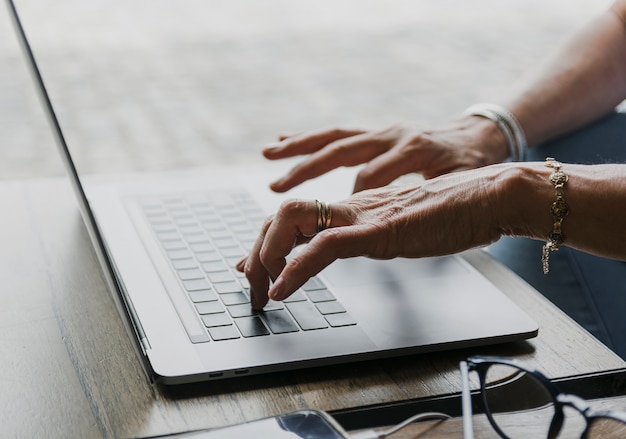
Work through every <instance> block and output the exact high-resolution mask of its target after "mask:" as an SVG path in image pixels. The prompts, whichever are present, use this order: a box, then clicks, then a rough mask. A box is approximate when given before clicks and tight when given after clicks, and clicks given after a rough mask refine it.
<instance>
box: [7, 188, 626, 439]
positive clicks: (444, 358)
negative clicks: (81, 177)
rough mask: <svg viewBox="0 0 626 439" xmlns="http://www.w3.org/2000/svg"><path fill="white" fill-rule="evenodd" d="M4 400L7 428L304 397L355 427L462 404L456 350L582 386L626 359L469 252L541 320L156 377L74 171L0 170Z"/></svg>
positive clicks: (62, 433)
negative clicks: (465, 335) (397, 351)
mask: <svg viewBox="0 0 626 439" xmlns="http://www.w3.org/2000/svg"><path fill="white" fill-rule="evenodd" d="M0 200H2V206H3V208H2V215H0V242H1V243H2V251H1V252H0V278H1V279H2V288H1V289H0V291H1V293H0V294H1V296H0V297H1V300H2V306H0V325H1V330H0V370H1V371H2V373H1V378H0V382H1V386H0V404H1V411H0V413H1V415H0V416H1V418H0V425H2V430H3V432H2V434H3V435H6V436H8V437H13V436H16V437H82V438H88V437H102V436H105V437H145V436H156V435H162V434H168V433H174V432H182V431H187V430H193V429H199V428H209V427H217V426H223V425H227V424H232V423H237V422H241V421H245V420H251V419H255V418H260V417H264V416H269V415H273V414H277V413H282V412H287V411H292V410H297V409H301V408H315V409H321V410H326V411H329V412H332V413H333V414H334V415H336V417H337V419H338V420H339V421H340V422H341V423H343V425H344V426H346V427H347V428H350V429H355V428H361V427H365V426H368V425H375V424H376V423H379V424H381V425H382V424H391V423H393V422H396V419H402V418H403V417H405V415H409V414H413V413H414V412H415V411H421V410H425V409H429V410H430V409H439V410H447V411H448V412H449V413H451V414H453V415H460V402H459V398H458V393H459V391H460V389H461V382H460V374H459V372H458V362H459V361H460V360H461V359H463V358H465V357H467V356H468V355H471V354H493V355H514V356H516V357H518V358H520V359H522V360H525V361H527V362H528V363H530V364H532V365H534V366H536V367H538V368H540V369H542V370H543V371H544V372H545V373H546V374H547V375H548V376H550V377H552V378H555V379H558V380H560V381H562V384H564V385H565V386H570V387H569V388H571V389H574V390H578V391H579V393H584V395H583V396H594V395H596V394H597V395H608V394H617V393H620V392H621V391H622V390H623V388H624V385H623V382H624V379H623V377H624V370H626V363H625V362H624V361H622V360H621V359H620V358H618V357H617V356H616V355H614V354H613V353H612V352H611V351H609V350H608V349H607V348H606V347H604V346H603V345H602V344H600V343H599V342H598V341H596V340H595V339H594V338H593V337H592V336H591V335H589V334H588V333H587V332H585V331H584V330H583V329H581V328H580V327H579V326H578V325H576V324H575V323H574V322H572V321H571V320H570V319H569V318H567V317H566V316H565V315H564V314H562V313H561V312H560V311H558V310H557V309H556V308H555V307H554V306H552V305H551V304H550V303H549V302H547V301H546V300H545V299H544V298H543V297H542V296H540V295H539V294H538V293H536V292H535V291H534V290H533V289H531V288H530V287H529V286H528V285H526V284H525V283H524V282H522V281H521V280H520V279H519V278H517V277H516V276H514V275H513V274H512V273H510V272H509V271H508V270H506V269H505V268H503V267H502V266H500V265H499V264H497V263H495V262H494V261H493V260H491V259H490V258H489V257H488V256H487V255H486V254H485V253H484V252H481V251H473V252H470V253H468V254H467V255H466V257H467V259H468V260H469V261H470V262H471V263H472V264H474V265H475V266H476V267H478V268H479V269H480V270H482V271H483V272H484V273H485V274H486V275H487V277H489V278H490V279H491V280H492V281H493V282H494V283H495V284H496V285H498V286H500V287H501V288H502V289H503V290H504V291H506V293H507V294H508V295H509V296H510V297H511V298H512V299H513V300H514V301H515V302H516V303H518V304H519V305H520V306H521V307H522V308H523V309H525V310H527V311H528V312H529V313H530V314H531V315H532V316H533V317H534V318H535V319H536V320H537V322H538V323H539V325H540V330H539V336H538V337H537V338H535V339H532V340H530V341H527V342H518V343H513V344H507V345H500V346H492V347H483V348H480V349H472V350H471V351H453V352H446V353H437V354H428V355H417V356H410V357H404V358H400V359H393V360H381V361H369V362H362V363H358V364H350V365H342V366H336V367H324V368H317V369H311V370H303V371H296V372H288V373H281V374H274V375H267V376H250V377H245V378H242V379H239V380H233V381H224V382H217V383H216V382H212V383H207V384H197V385H186V386H181V387H174V388H163V387H159V386H153V385H151V384H149V383H148V381H147V380H146V378H145V376H144V374H143V372H142V369H141V367H140V363H139V361H138V359H137V358H136V356H135V353H134V351H133V347H132V344H131V341H130V340H129V338H128V336H127V333H126V332H125V330H124V327H123V325H122V322H121V319H120V317H119V316H118V314H117V312H116V309H115V306H114V303H113V300H112V298H111V297H110V295H109V292H108V291H107V290H106V288H105V285H104V282H103V279H102V275H101V272H100V268H99V266H98V264H97V261H96V258H95V255H94V252H93V250H92V248H91V245H90V243H89V240H88V237H87V234H86V231H85V229H84V227H83V224H82V222H81V219H80V216H79V213H78V209H77V207H76V204H75V201H74V198H73V195H72V192H71V190H70V187H69V185H68V184H67V182H66V181H65V180H64V179H47V180H29V181H10V182H3V183H0Z"/></svg>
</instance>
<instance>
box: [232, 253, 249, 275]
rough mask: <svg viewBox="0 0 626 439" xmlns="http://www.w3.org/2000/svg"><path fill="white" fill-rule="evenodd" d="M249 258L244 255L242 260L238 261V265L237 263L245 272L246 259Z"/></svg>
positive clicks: (237, 267) (237, 266)
mask: <svg viewBox="0 0 626 439" xmlns="http://www.w3.org/2000/svg"><path fill="white" fill-rule="evenodd" d="M247 258H248V257H247V256H246V257H244V258H243V259H242V260H241V261H239V262H237V265H235V268H236V269H237V270H238V271H241V272H243V269H244V267H245V266H246V259H247Z"/></svg>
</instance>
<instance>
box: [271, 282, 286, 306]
mask: <svg viewBox="0 0 626 439" xmlns="http://www.w3.org/2000/svg"><path fill="white" fill-rule="evenodd" d="M286 287H287V286H286V285H285V281H284V280H283V278H282V277H279V278H278V279H276V282H274V283H273V284H272V286H271V287H270V289H269V291H268V292H267V295H268V296H269V298H270V299H272V300H276V301H281V300H283V299H284V298H285V288H286Z"/></svg>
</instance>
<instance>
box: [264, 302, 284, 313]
mask: <svg viewBox="0 0 626 439" xmlns="http://www.w3.org/2000/svg"><path fill="white" fill-rule="evenodd" d="M284 308H285V305H283V304H282V303H281V302H274V301H273V300H270V301H269V302H267V304H266V305H265V306H264V307H263V311H274V310H277V309H284Z"/></svg>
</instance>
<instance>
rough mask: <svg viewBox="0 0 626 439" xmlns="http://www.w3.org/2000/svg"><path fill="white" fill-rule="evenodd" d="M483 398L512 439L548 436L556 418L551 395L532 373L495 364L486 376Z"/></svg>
mask: <svg viewBox="0 0 626 439" xmlns="http://www.w3.org/2000/svg"><path fill="white" fill-rule="evenodd" d="M483 397H484V401H485V405H486V407H485V408H486V410H487V412H488V413H490V414H491V419H492V421H493V422H494V423H495V424H496V425H497V426H498V428H499V429H500V430H501V431H502V433H504V434H505V435H506V436H507V437H509V438H510V439H517V438H529V437H534V438H535V437H536V438H547V437H548V431H549V429H550V423H551V422H552V419H553V417H554V404H553V400H552V396H551V395H550V393H549V391H548V390H547V389H546V387H545V386H544V385H543V384H542V383H541V381H539V380H538V379H537V378H536V377H534V376H533V375H532V374H528V373H526V372H524V371H522V370H520V369H518V368H516V367H512V366H508V365H499V364H498V365H492V366H490V367H489V369H488V370H487V374H486V376H485V390H484V395H483Z"/></svg>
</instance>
